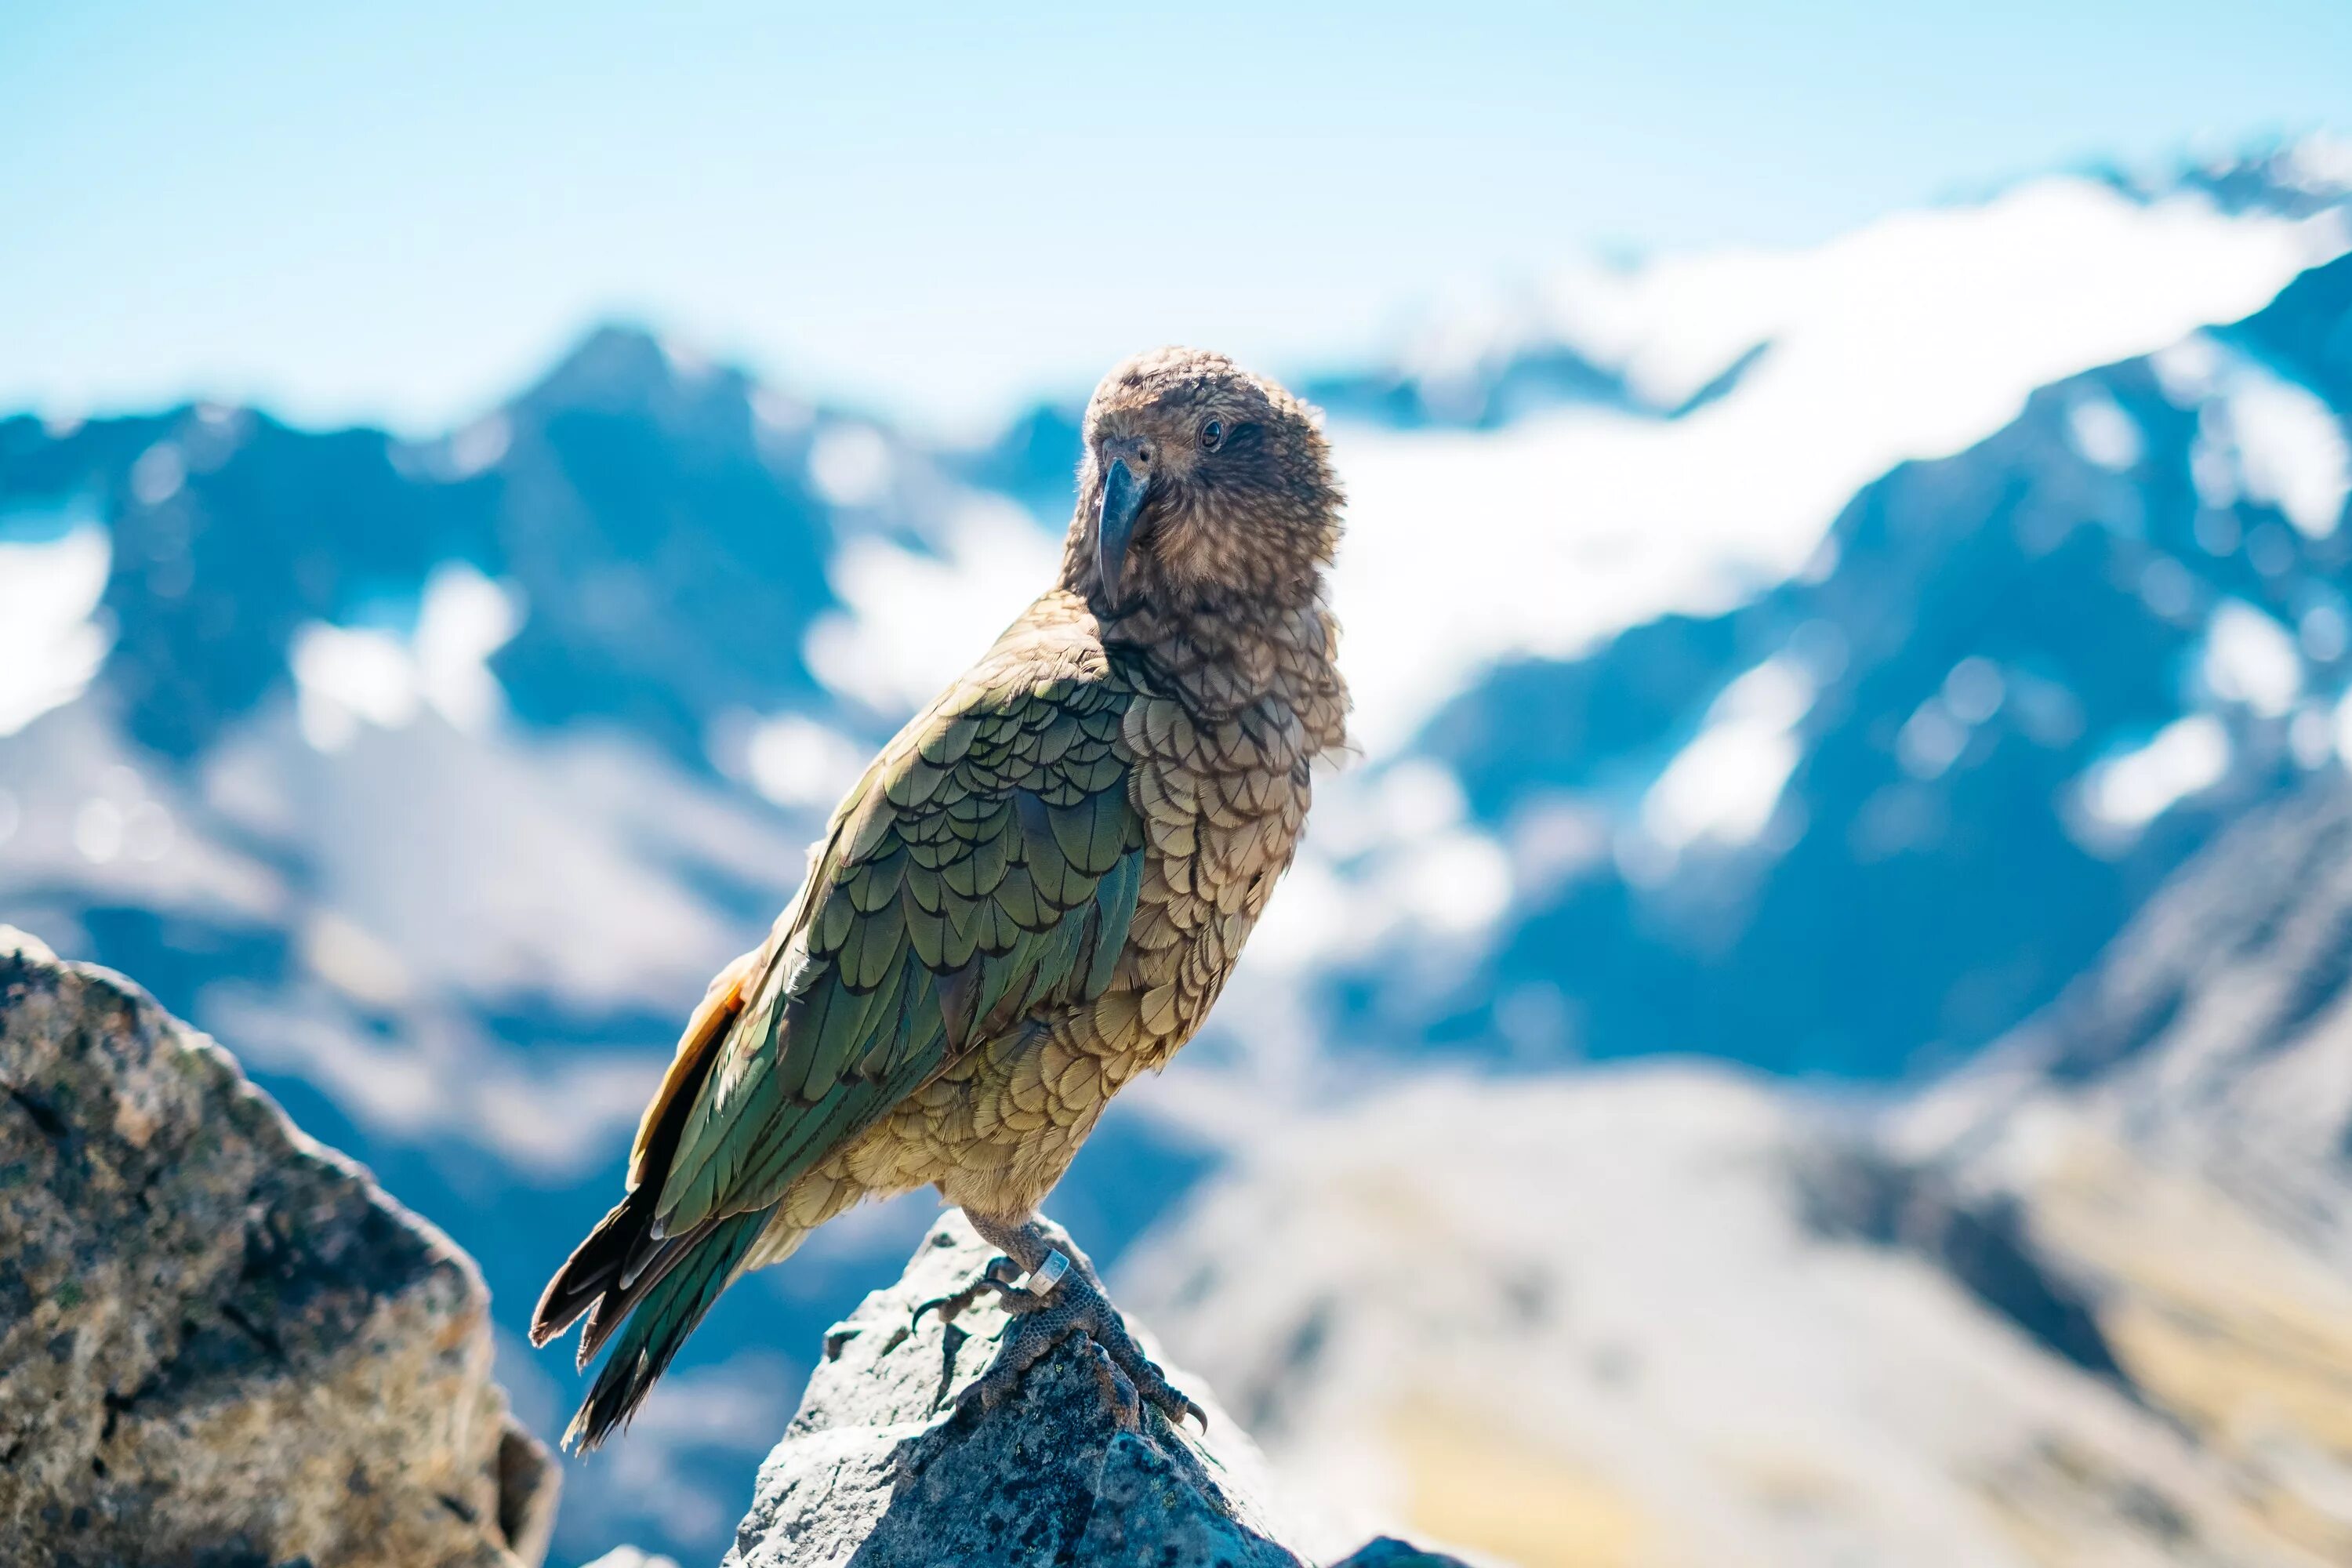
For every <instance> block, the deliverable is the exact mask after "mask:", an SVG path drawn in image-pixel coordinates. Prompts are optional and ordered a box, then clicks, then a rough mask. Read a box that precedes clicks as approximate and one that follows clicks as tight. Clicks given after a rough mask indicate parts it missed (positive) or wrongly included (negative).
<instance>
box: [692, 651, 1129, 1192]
mask: <svg viewBox="0 0 2352 1568" xmlns="http://www.w3.org/2000/svg"><path fill="white" fill-rule="evenodd" d="M1019 639H1020V634H1019V633H1018V632H1016V633H1014V634H1009V635H1008V638H1007V642H1006V643H1004V644H1000V645H999V647H998V648H997V649H996V650H992V655H991V657H990V658H988V659H986V660H983V661H982V664H981V665H980V666H979V667H978V668H976V669H975V670H974V671H973V672H972V673H971V675H970V676H968V677H966V678H965V679H964V680H963V681H962V682H961V683H960V684H959V685H957V686H956V687H955V689H952V690H950V692H949V693H948V694H947V695H946V696H944V697H943V698H941V699H940V701H939V702H937V703H935V704H934V705H933V706H932V707H931V708H930V709H929V710H928V711H926V712H924V713H923V714H921V715H920V716H919V717H918V718H917V719H915V720H914V721H913V722H911V723H909V724H908V726H907V728H906V729H905V730H903V731H900V732H899V734H898V738H897V739H896V740H894V741H893V742H891V743H890V744H889V745H888V746H887V748H885V749H884V751H883V752H882V754H881V755H880V756H879V757H878V758H877V759H876V761H875V763H874V765H873V766H872V767H871V768H870V769H868V770H867V772H866V776H865V777H864V778H863V779H862V780H860V781H859V783H858V784H857V786H856V788H855V789H853V790H852V791H851V792H850V794H849V796H848V798H847V799H846V800H845V801H844V802H843V803H842V805H841V806H840V808H839V809H838V810H837V811H836V812H835V816H834V820H833V826H832V828H831V831H830V833H829V834H828V836H827V839H826V843H825V847H824V851H823V853H822V854H821V855H820V856H819V858H818V860H817V863H816V865H815V867H814V868H813V869H812V871H811V872H810V884H809V887H808V889H807V890H806V892H805V894H804V895H803V900H802V902H801V904H800V906H799V908H798V910H796V914H797V922H796V924H795V925H794V926H793V928H792V930H791V932H790V935H789V939H788V940H787V941H786V942H785V943H784V945H783V947H782V951H781V952H780V953H779V955H778V958H777V960H776V962H775V963H772V964H771V965H770V966H769V968H768V972H767V974H766V976H765V978H764V980H763V982H762V984H761V987H760V989H759V991H758V992H757V993H756V994H754V995H753V996H752V997H751V1000H750V1002H749V1003H748V1005H746V1006H745V1007H744V1008H743V1010H742V1013H741V1015H740V1018H739V1020H738V1022H737V1023H736V1025H735V1026H734V1028H733V1029H732V1030H731V1031H730V1034H729V1036H728V1037H727V1038H726V1039H725V1040H724V1041H723V1042H722V1043H721V1045H720V1046H719V1053H720V1054H719V1058H718V1060H717V1062H716V1063H715V1064H714V1066H713V1069H712V1071H711V1072H710V1074H709V1077H708V1078H707V1079H705V1081H704V1082H703V1085H702V1087H701V1089H700V1091H699V1093H698V1097H697V1099H696V1100H695V1103H694V1106H693V1109H692V1110H691V1111H690V1113H689V1114H688V1118H687V1121H686V1125H685V1128H684V1131H683V1132H682V1134H681V1136H680V1138H679V1142H678V1147H677V1154H676V1156H675V1158H673V1159H672V1160H671V1161H670V1163H669V1168H668V1171H667V1174H666V1176H665V1178H664V1179H663V1183H662V1187H661V1191H660V1194H659V1197H658V1199H657V1201H656V1222H657V1224H658V1225H659V1226H660V1231H661V1233H662V1234H666V1235H671V1236H682V1235H685V1234H688V1232H691V1231H693V1230H694V1229H695V1228H696V1227H698V1226H705V1225H708V1224H709V1223H711V1222H712V1221H714V1220H716V1219H719V1218H721V1217H723V1216H726V1215H740V1214H746V1213H750V1212H752V1211H755V1210H761V1209H765V1208H767V1207H769V1206H771V1205H774V1204H775V1203H776V1202H777V1201H778V1200H779V1199H780V1198H781V1197H782V1195H783V1193H784V1190H785V1189H786V1188H787V1187H788V1186H790V1185H791V1184H792V1183H793V1181H794V1180H795V1179H797V1178H798V1177H800V1176H801V1175H803V1173H806V1172H807V1171H809V1170H810V1169H811V1168H813V1167H814V1166H815V1165H816V1164H818V1163H820V1162H822V1161H823V1160H824V1157H825V1156H826V1155H827V1154H829V1153H830V1152H832V1151H834V1150H835V1149H836V1148H838V1147H840V1146H841V1144H842V1143H844V1142H845V1141H847V1140H848V1139H850V1138H852V1137H854V1136H856V1134H857V1133H858V1132H860V1131H864V1130H865V1129H866V1128H867V1127H869V1126H871V1125H872V1124H873V1123H874V1122H875V1121H877V1119H879V1118H880V1117H881V1116H882V1115H884V1114H886V1113H887V1111H888V1110H890V1109H891V1108H892V1107H893V1106H895V1105H897V1104H898V1103H899V1102H900V1101H901V1100H905V1099H906V1098H907V1097H908V1095H911V1094H913V1093H914V1092H915V1091H916V1090H917V1089H920V1088H921V1087H922V1085H923V1084H924V1083H925V1082H926V1081H927V1080H928V1079H930V1078H931V1077H932V1076H933V1075H934V1074H936V1073H937V1072H939V1071H940V1068H942V1067H944V1066H945V1065H946V1064H947V1063H948V1061H949V1060H950V1058H951V1057H952V1055H953V1054H954V1053H955V1052H956V1051H958V1050H961V1049H962V1048H963V1047H965V1046H966V1045H967V1044H969V1043H971V1042H974V1041H977V1040H980V1039H984V1038H986V1037H990V1036H991V1035H992V1034H996V1033H999V1032H1001V1031H1003V1029H1005V1028H1008V1027H1010V1026H1012V1024H1013V1022H1014V1021H1016V1020H1017V1019H1019V1018H1020V1017H1021V1016H1024V1015H1025V1014H1027V1013H1028V1012H1030V1011H1032V1010H1034V1009H1035V1008H1037V1007H1039V1006H1041V1005H1046V1004H1049V1003H1055V1002H1070V1001H1076V1000H1082V999H1083V1000H1091V999H1092V998H1093V997H1095V996H1097V995H1099V994H1101V993H1102V992H1103V990H1104V989H1105V987H1106V986H1108V984H1109V982H1110V978H1111V973H1112V970H1113V967H1114V965H1115V963H1116V962H1117V959H1118V952H1119V951H1120V949H1121V948H1122V947H1123V946H1124V945H1125V943H1126V940H1127V931H1128V926H1129V921H1131V919H1132V918H1133V916H1134V913H1135V904H1136V897H1137V894H1138V892H1139V889H1140V888H1141V885H1142V879H1143V839H1144V833H1143V824H1142V821H1141V818H1140V817H1139V816H1138V814H1137V811H1136V808H1135V806H1134V804H1133V802H1132V799H1131V796H1130V792H1129V762H1128V759H1127V758H1126V757H1125V756H1124V755H1123V754H1122V752H1121V751H1120V748H1119V744H1118V733H1119V718H1120V716H1121V714H1122V712H1123V711H1124V710H1125V708H1126V705H1127V704H1128V703H1129V701H1130V700H1132V697H1133V695H1134V687H1133V685H1132V683H1131V681H1130V680H1129V679H1127V678H1126V676H1125V674H1124V672H1122V671H1120V670H1119V669H1118V668H1115V667H1113V666H1111V665H1109V664H1108V663H1106V662H1105V660H1104V658H1103V655H1102V653H1101V650H1100V649H1099V647H1096V646H1094V645H1093V644H1092V643H1091V642H1088V643H1086V644H1084V645H1064V646H1061V647H1054V646H1050V645H1049V646H1042V647H1041V646H1040V645H1039V644H1038V642H1037V641H1036V640H1035V639H1034V634H1033V635H1032V637H1030V638H1029V639H1028V640H1025V641H1024V640H1019Z"/></svg>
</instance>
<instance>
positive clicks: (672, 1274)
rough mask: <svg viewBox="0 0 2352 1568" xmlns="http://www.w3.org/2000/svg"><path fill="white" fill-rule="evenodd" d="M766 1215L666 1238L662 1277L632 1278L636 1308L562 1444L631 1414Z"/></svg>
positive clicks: (591, 1435) (601, 1435) (596, 1433)
mask: <svg viewBox="0 0 2352 1568" xmlns="http://www.w3.org/2000/svg"><path fill="white" fill-rule="evenodd" d="M767 1221H768V1215H767V1214H766V1212H765V1211H761V1212H760V1213H756V1214H741V1215H728V1216H727V1217H726V1218H725V1219H722V1220H719V1221H718V1222H716V1223H715V1224H713V1225H712V1226H710V1227H709V1229H708V1230H706V1231H704V1232H703V1233H702V1234H701V1235H700V1236H698V1237H693V1238H691V1239H688V1238H687V1237H677V1238H676V1240H675V1241H674V1242H672V1243H670V1244H668V1245H670V1246H673V1247H677V1252H676V1254H675V1256H674V1258H672V1259H670V1260H669V1261H668V1262H667V1267H666V1268H664V1269H663V1271H662V1273H661V1274H660V1276H659V1277H658V1278H653V1277H651V1276H649V1275H646V1276H640V1277H639V1279H637V1280H636V1281H635V1282H634V1284H635V1287H636V1290H635V1291H633V1294H635V1300H634V1301H633V1302H632V1303H631V1305H632V1306H633V1307H634V1308H635V1310H633V1311H630V1312H629V1314H628V1323H627V1326H626V1327H625V1328H623V1329H622V1331H621V1333H620V1337H619V1339H618V1340H617V1341H615V1342H614V1346H613V1353H612V1354H611V1355H609V1356H607V1357H606V1358H605V1360H604V1366H603V1368H602V1369H600V1370H599V1371H598V1372H597V1373H596V1382H595V1384H594V1386H593V1387H592V1388H590V1389H589V1391H588V1398H587V1400H586V1401H585V1402H584V1403H583V1404H582V1405H581V1406H580V1412H579V1414H578V1415H574V1416H572V1425H571V1426H569V1427H568V1428H566V1430H565V1431H564V1434H563V1441H564V1444H565V1446H566V1447H577V1448H578V1449H579V1450H580V1451H581V1452H583V1453H585V1452H587V1451H588V1450H589V1449H592V1448H593V1447H596V1446H597V1445H598V1444H600V1443H602V1442H603V1441H604V1439H605V1437H607V1436H610V1435H611V1433H612V1431H613V1429H614V1427H616V1426H621V1425H623V1424H624V1423H625V1422H626V1421H627V1420H628V1419H629V1417H630V1416H631V1415H635V1413H636V1409H637V1406H638V1405H641V1404H643V1403H644V1402H645V1397H646V1394H648V1393H649V1392H651V1391H652V1388H653V1385H654V1381H655V1380H656V1378H658V1377H660V1376H661V1374H662V1373H663V1371H664V1370H665V1369H667V1367H668V1365H669V1363H670V1358H671V1357H673V1356H675V1355H677V1350H678V1347H679V1346H680V1345H682V1344H684V1343H685V1342H686V1337H687V1335H688V1334H690V1333H692V1332H693V1331H694V1329H695V1325H696V1324H698V1323H699V1322H701V1321H702V1317H703V1314H704V1313H706V1312H708V1311H709V1310H710V1304H711V1303H712V1302H713V1301H716V1300H718V1299H719V1292H720V1291H722V1290H724V1289H727V1287H728V1286H729V1284H730V1283H731V1282H732V1281H733V1280H734V1279H735V1276H736V1275H737V1274H738V1273H740V1271H741V1266H742V1263H743V1260H744V1258H745V1255H747V1254H748V1253H749V1252H750V1251H751V1244H752V1243H753V1242H755V1241H757V1240H758V1239H759V1238H760V1232H761V1228H762V1227H763V1226H766V1224H767Z"/></svg>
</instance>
